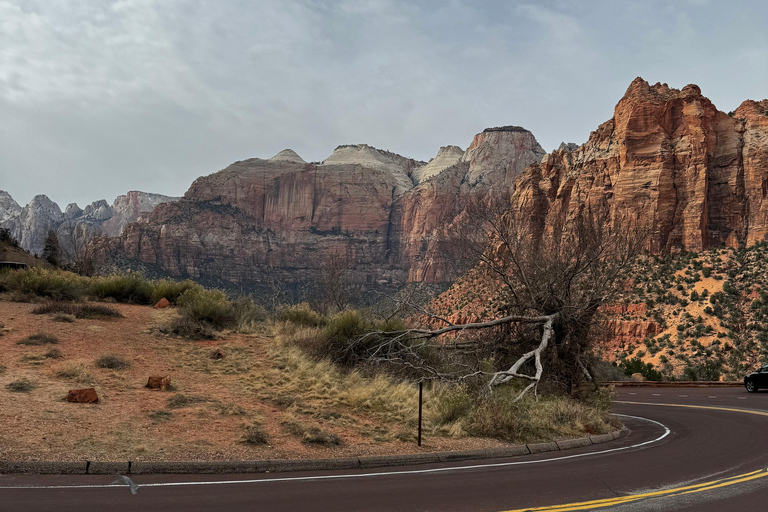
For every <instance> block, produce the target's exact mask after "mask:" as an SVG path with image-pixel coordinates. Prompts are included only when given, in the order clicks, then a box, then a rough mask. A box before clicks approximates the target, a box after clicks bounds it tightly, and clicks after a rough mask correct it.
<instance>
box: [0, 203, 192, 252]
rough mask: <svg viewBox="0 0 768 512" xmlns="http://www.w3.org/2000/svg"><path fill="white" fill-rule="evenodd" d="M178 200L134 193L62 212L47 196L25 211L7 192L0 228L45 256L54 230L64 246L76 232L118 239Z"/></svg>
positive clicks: (71, 206) (29, 205) (22, 245)
mask: <svg viewBox="0 0 768 512" xmlns="http://www.w3.org/2000/svg"><path fill="white" fill-rule="evenodd" d="M178 199H179V198H178V197H169V196H163V195H160V194H149V193H146V192H136V191H133V192H128V193H127V194H126V195H122V196H119V197H118V198H117V199H115V201H114V203H113V204H112V206H110V205H109V204H107V202H106V201H105V200H103V199H102V200H99V201H95V202H93V203H91V204H90V205H88V206H86V207H85V209H84V210H83V209H81V208H80V207H79V206H77V204H75V203H72V204H69V205H68V206H67V207H66V209H65V210H64V212H62V211H61V208H59V205H58V204H56V203H55V202H53V201H51V200H50V199H49V198H48V197H47V196H45V195H37V196H35V197H34V198H33V199H32V201H30V202H29V204H27V205H26V206H25V207H23V208H22V207H20V206H19V204H18V203H17V202H16V201H15V200H14V199H13V198H12V197H11V195H10V194H9V193H8V192H5V191H3V190H0V227H2V228H6V229H8V230H10V232H11V235H12V236H13V237H14V238H16V240H18V242H19V245H20V246H21V247H23V248H24V249H26V250H28V251H29V252H30V253H32V254H42V253H43V248H44V246H45V238H46V237H47V236H48V231H49V230H51V229H54V230H56V231H57V233H58V234H59V241H60V243H61V244H64V245H65V246H66V244H67V243H68V242H69V238H71V234H72V233H73V232H74V231H75V230H76V229H77V230H78V233H79V234H81V235H85V236H87V237H90V236H93V235H99V234H104V235H107V236H118V235H119V234H120V233H122V231H123V228H125V226H126V225H127V224H129V223H131V222H136V221H138V220H141V219H142V218H144V217H146V216H147V215H148V214H149V213H150V212H152V210H154V208H155V207H156V206H157V205H159V204H161V203H167V202H171V201H178ZM70 243H71V242H70Z"/></svg>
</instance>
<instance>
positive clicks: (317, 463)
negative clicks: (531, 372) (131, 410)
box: [0, 427, 629, 475]
mask: <svg viewBox="0 0 768 512" xmlns="http://www.w3.org/2000/svg"><path fill="white" fill-rule="evenodd" d="M628 433H629V430H628V429H627V428H626V427H625V428H623V429H621V430H615V431H613V432H611V433H610V434H602V435H596V436H589V437H581V438H576V439H564V440H561V441H551V442H546V443H532V444H527V445H526V444H524V445H515V446H507V447H504V448H490V449H484V450H466V451H460V452H431V453H416V454H409V455H380V456H374V457H347V458H342V459H299V460H288V459H287V460H250V461H248V460H242V461H221V462H202V461H199V462H198V461H194V462H100V461H80V462H75V461H68V462H11V461H3V460H0V475H5V474H14V473H26V474H35V475H146V474H234V473H283V472H289V471H326V470H334V469H368V468H380V467H394V466H410V465H417V464H436V463H440V462H456V461H464V460H482V459H500V458H507V457H517V456H520V455H530V454H534V453H544V452H554V451H560V450H570V449H573V448H581V447H584V446H590V445H594V444H601V443H607V442H609V441H614V440H616V439H619V438H621V437H624V436H625V435H627V434H628Z"/></svg>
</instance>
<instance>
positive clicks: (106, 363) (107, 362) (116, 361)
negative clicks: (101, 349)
mask: <svg viewBox="0 0 768 512" xmlns="http://www.w3.org/2000/svg"><path fill="white" fill-rule="evenodd" d="M96 366H98V367H99V368H107V369H109V370H127V369H128V368H130V367H131V363H129V362H128V361H126V360H125V359H123V358H122V357H119V356H116V355H115V354H107V355H103V356H101V357H100V358H98V359H97V360H96Z"/></svg>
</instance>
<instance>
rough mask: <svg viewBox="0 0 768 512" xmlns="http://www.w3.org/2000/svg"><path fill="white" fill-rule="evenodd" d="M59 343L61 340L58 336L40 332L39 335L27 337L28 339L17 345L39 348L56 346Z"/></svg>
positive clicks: (20, 341) (18, 342)
mask: <svg viewBox="0 0 768 512" xmlns="http://www.w3.org/2000/svg"><path fill="white" fill-rule="evenodd" d="M58 342H59V339H58V338H57V337H56V336H53V335H51V334H46V333H43V332H39V333H37V334H33V335H31V336H27V337H26V338H24V339H21V340H19V341H17V342H16V344H17V345H29V346H39V345H55V344H56V343H58Z"/></svg>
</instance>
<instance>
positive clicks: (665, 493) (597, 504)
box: [505, 401, 768, 512]
mask: <svg viewBox="0 0 768 512" xmlns="http://www.w3.org/2000/svg"><path fill="white" fill-rule="evenodd" d="M616 403H620V404H631V405H660V406H663V407H681V408H687V409H708V410H718V411H728V412H741V413H745V414H755V415H757V416H768V412H761V411H752V410H747V409H735V408H732V407H716V406H709V405H685V404H659V403H653V402H628V401H617V402H616ZM767 476H768V469H760V470H757V471H752V472H750V473H744V474H741V475H736V476H731V477H728V478H722V479H720V480H712V481H711V482H704V483H700V484H694V485H686V486H683V487H675V488H673V489H665V490H661V491H653V492H646V493H641V494H631V495H629V496H619V497H616V498H606V499H602V500H592V501H582V502H579V503H567V504H563V505H552V506H547V507H534V508H520V509H515V510H507V511H505V512H546V511H550V512H569V511H575V510H594V509H598V508H605V507H612V506H616V505H623V504H625V503H631V502H634V501H640V500H645V499H654V498H663V497H669V496H677V495H685V494H693V493H697V492H705V491H711V490H713V489H719V488H722V487H728V486H730V485H736V484H740V483H744V482H749V481H750V480H756V479H758V478H765V477H767Z"/></svg>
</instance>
